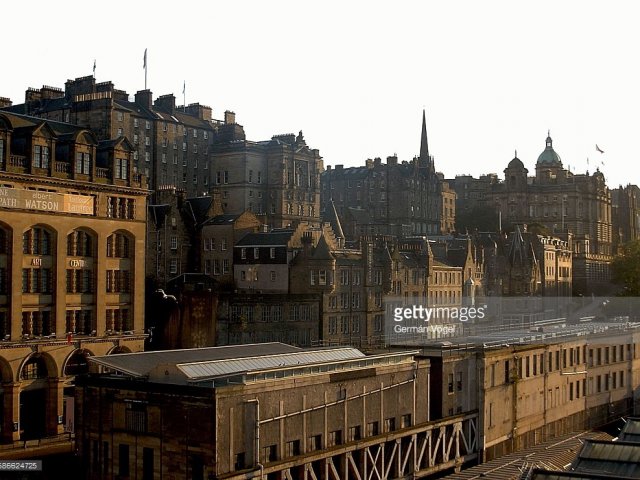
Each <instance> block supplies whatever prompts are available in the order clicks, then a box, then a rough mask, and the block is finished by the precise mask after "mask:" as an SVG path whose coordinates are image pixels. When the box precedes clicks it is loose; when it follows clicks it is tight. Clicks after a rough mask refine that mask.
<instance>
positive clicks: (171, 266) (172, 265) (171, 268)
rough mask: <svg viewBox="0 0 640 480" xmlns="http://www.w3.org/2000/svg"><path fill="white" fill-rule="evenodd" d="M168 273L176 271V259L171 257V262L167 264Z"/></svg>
mask: <svg viewBox="0 0 640 480" xmlns="http://www.w3.org/2000/svg"><path fill="white" fill-rule="evenodd" d="M169 273H171V274H176V273H178V259H177V258H172V259H171V263H170V264H169Z"/></svg>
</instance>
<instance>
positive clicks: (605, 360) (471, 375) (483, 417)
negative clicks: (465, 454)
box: [402, 322, 640, 461]
mask: <svg viewBox="0 0 640 480" xmlns="http://www.w3.org/2000/svg"><path fill="white" fill-rule="evenodd" d="M402 348H406V345H403V347H402ZM421 354H422V355H425V356H427V357H428V358H429V360H430V364H431V368H430V372H431V377H430V380H431V383H430V385H431V397H430V398H431V402H432V403H431V404H430V405H431V412H430V418H431V419H433V420H435V419H437V418H443V417H444V418H446V417H447V416H448V415H455V414H456V413H459V412H465V411H469V410H475V409H478V410H479V411H480V432H481V433H480V435H481V440H480V444H481V458H482V460H483V461H488V460H491V459H494V458H497V457H500V456H502V455H505V454H508V453H510V452H513V451H517V450H526V449H527V448H531V447H533V446H534V445H537V444H540V443H542V442H545V441H548V440H550V439H553V438H555V437H557V436H560V435H565V434H567V433H569V432H577V431H583V430H587V429H591V428H594V427H598V426H602V425H605V424H606V423H608V422H611V421H612V420H615V419H618V418H620V417H621V416H625V415H630V414H633V413H634V412H636V413H637V411H638V408H640V396H639V395H638V388H639V387H640V375H639V374H638V367H639V366H640V331H638V324H637V323H634V324H628V323H627V324H624V323H613V322H609V323H592V324H583V325H573V326H568V325H561V324H560V325H555V326H554V325H547V326H545V327H544V328H541V329H540V330H538V331H536V332H535V333H532V332H531V331H529V330H528V329H527V330H518V329H516V330H511V331H504V330H503V331H499V330H498V329H495V332H493V333H492V332H491V331H489V330H487V331H486V332H484V333H481V334H476V335H473V334H472V335H467V336H466V337H465V338H463V339H461V343H456V341H455V340H452V341H451V342H447V343H446V344H443V343H440V344H436V343H432V344H428V345H424V346H423V348H422V350H421Z"/></svg>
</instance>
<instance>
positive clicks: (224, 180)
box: [223, 170, 229, 184]
mask: <svg viewBox="0 0 640 480" xmlns="http://www.w3.org/2000/svg"><path fill="white" fill-rule="evenodd" d="M223 183H225V184H227V183H229V171H228V170H225V171H224V172H223Z"/></svg>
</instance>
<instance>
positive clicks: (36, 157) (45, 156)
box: [33, 145, 49, 168]
mask: <svg viewBox="0 0 640 480" xmlns="http://www.w3.org/2000/svg"><path fill="white" fill-rule="evenodd" d="M33 166H34V167H37V168H49V147H45V146H42V145H34V147H33Z"/></svg>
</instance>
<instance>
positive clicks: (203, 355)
mask: <svg viewBox="0 0 640 480" xmlns="http://www.w3.org/2000/svg"><path fill="white" fill-rule="evenodd" d="M300 351H302V349H301V348H298V347H294V346H291V345H286V344H284V343H277V342H274V343H256V344H251V345H230V346H224V347H207V348H190V349H181V350H162V351H157V352H136V353H121V354H117V355H105V356H98V357H90V358H89V361H91V362H95V363H97V364H99V365H102V366H104V367H106V368H109V369H111V370H115V371H118V372H122V373H125V374H127V375H132V376H134V377H144V376H146V375H148V374H149V372H150V371H151V370H153V369H154V368H156V367H157V366H158V365H166V364H172V365H177V364H183V363H191V362H205V361H213V360H228V359H237V358H243V357H256V356H260V355H278V354H286V353H294V352H300Z"/></svg>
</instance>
